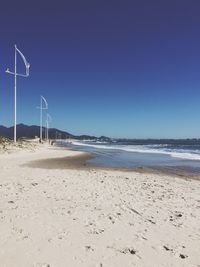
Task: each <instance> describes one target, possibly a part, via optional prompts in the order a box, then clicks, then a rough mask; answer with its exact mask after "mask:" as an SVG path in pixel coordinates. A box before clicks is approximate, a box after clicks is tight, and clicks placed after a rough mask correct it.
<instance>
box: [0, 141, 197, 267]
mask: <svg viewBox="0 0 200 267" xmlns="http://www.w3.org/2000/svg"><path fill="white" fill-rule="evenodd" d="M75 154H77V152H73V151H68V150H65V149H58V148H54V147H51V148H50V147H48V146H47V145H41V146H40V147H38V148H37V149H36V150H35V151H29V150H26V151H18V152H16V153H11V154H5V153H4V154H2V153H1V154H0V266H1V267H29V266H30V267H36V266H37V267H47V266H50V267H67V266H69V267H76V266H87V267H90V266H98V267H100V266H103V267H105V266H107V267H112V266H115V267H118V266H119V267H122V266H126V267H128V266H149V267H152V266H153V267H154V266H156V267H157V266H167V267H168V266H187V267H188V266H200V181H195V180H184V179H179V178H175V177H168V176H164V175H162V176H161V175H158V174H139V173H135V172H122V171H111V170H95V169H90V170H78V169H77V170H75V169H74V170H73V169H70V170H67V169H42V168H31V167H28V166H24V164H25V163H27V162H29V161H32V160H35V159H45V158H49V157H50V158H52V157H55V158H56V157H64V156H68V155H69V156H70V155H75Z"/></svg>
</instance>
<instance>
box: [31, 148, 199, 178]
mask: <svg viewBox="0 0 200 267" xmlns="http://www.w3.org/2000/svg"><path fill="white" fill-rule="evenodd" d="M55 147H57V148H62V149H66V150H67V151H72V152H75V154H74V155H72V156H68V157H63V158H61V157H58V158H55V157H53V158H47V159H40V160H34V161H30V162H28V163H27V164H26V166H29V167H32V168H43V169H79V170H86V169H87V170H90V169H96V170H102V171H103V170H110V171H122V172H137V173H143V174H158V175H167V176H172V177H178V178H182V179H194V180H200V174H198V173H195V172H194V171H189V169H186V168H181V167H182V166H177V167H171V166H169V167H166V166H165V167H164V166H163V167H161V166H154V167H144V166H141V167H133V168H128V167H106V166H99V165H98V164H94V163H92V164H91V163H90V162H87V161H88V160H90V159H92V158H95V155H94V154H93V153H89V152H83V151H78V150H74V149H71V148H68V147H62V146H55ZM76 152H77V153H76Z"/></svg>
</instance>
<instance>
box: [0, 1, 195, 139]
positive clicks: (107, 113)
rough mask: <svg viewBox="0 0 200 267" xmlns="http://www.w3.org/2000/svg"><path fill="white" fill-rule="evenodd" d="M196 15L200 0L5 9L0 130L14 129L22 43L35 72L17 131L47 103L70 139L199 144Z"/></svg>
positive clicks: (35, 120) (24, 84) (24, 93)
mask: <svg viewBox="0 0 200 267" xmlns="http://www.w3.org/2000/svg"><path fill="white" fill-rule="evenodd" d="M12 2H13V3H12ZM16 2H17V3H16ZM199 14H200V2H199V0H192V1H189V0H188V1H186V0H173V1H171V0H169V1H160V0H159V1H158V0H157V1H155V0H152V1H147V0H137V1H133V0H132V1H127V0H125V1H94V0H93V1H87V0H86V1H80V0H79V1H78V0H77V1H76V0H75V1H46V0H44V1H34V2H32V3H31V2H29V1H10V2H9V3H2V4H1V9H0V34H1V42H0V124H1V125H2V124H3V125H6V126H11V125H12V124H13V86H14V79H13V77H12V76H10V75H8V74H6V73H5V69H6V68H7V67H9V68H10V69H12V66H13V65H14V44H17V46H18V47H19V49H20V50H21V51H22V52H23V53H24V54H25V56H26V58H27V60H28V61H29V62H30V64H31V69H30V74H31V75H30V77H29V78H27V79H23V78H19V79H18V87H17V88H18V99H17V103H18V113H17V117H18V118H17V120H18V123H20V122H22V123H25V124H29V125H31V124H39V111H38V110H37V109H36V106H38V105H39V97H40V95H43V96H45V97H46V99H47V100H48V103H49V113H50V114H51V116H52V119H53V122H52V125H51V126H52V127H57V128H60V129H63V130H67V131H69V132H71V133H73V134H91V135H92V134H94V135H107V136H111V137H128V138H187V137H188V138H191V137H200V16H199ZM22 67H23V65H22V62H20V61H19V70H21V69H22Z"/></svg>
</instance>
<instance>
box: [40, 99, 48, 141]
mask: <svg viewBox="0 0 200 267" xmlns="http://www.w3.org/2000/svg"><path fill="white" fill-rule="evenodd" d="M39 108H40V140H41V141H42V110H43V109H48V103H47V101H46V99H45V98H44V97H43V96H42V95H41V96H40V107H39Z"/></svg>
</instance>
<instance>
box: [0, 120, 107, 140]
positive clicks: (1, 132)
mask: <svg viewBox="0 0 200 267" xmlns="http://www.w3.org/2000/svg"><path fill="white" fill-rule="evenodd" d="M44 131H45V128H43V136H44ZM39 134H40V126H37V125H31V126H28V125H25V124H18V125H17V138H22V137H25V138H35V137H36V136H38V137H39ZM0 136H4V137H7V138H13V126H12V127H5V126H0ZM49 138H50V139H67V138H73V139H77V140H84V139H87V140H100V141H108V140H110V138H108V137H105V136H101V137H99V138H98V137H96V136H90V135H80V136H76V135H73V134H70V133H68V132H65V131H61V130H59V129H56V128H50V129H49Z"/></svg>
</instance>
